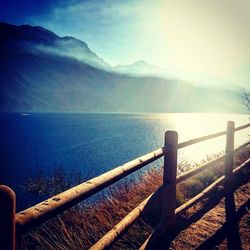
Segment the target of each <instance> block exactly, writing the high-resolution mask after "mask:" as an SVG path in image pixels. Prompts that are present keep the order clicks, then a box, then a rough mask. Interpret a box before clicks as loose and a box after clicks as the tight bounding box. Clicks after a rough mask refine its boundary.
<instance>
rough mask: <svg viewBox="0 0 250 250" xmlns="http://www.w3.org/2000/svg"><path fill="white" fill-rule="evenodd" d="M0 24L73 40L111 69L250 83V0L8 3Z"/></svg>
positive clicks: (3, 3) (1, 10)
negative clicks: (136, 65)
mask: <svg viewBox="0 0 250 250" xmlns="http://www.w3.org/2000/svg"><path fill="white" fill-rule="evenodd" d="M0 19H1V20H3V21H7V22H10V23H14V24H23V23H29V24H32V25H41V26H44V27H46V28H48V29H50V30H52V31H54V32H55V33H57V34H59V35H62V36H63V35H72V36H75V37H77V38H79V39H81V40H84V41H85V42H87V43H88V45H89V47H90V48H91V49H92V50H93V51H94V52H96V53H97V54H98V55H99V56H100V57H102V58H103V59H105V60H106V61H107V62H109V63H110V64H112V65H116V64H129V63H133V62H134V61H136V60H140V59H144V60H146V61H148V62H149V63H151V64H154V65H158V66H161V67H168V68H177V69H182V70H185V71H188V72H199V73H205V74H208V75H211V76H215V77H219V78H224V79H227V80H231V81H235V82H237V81H241V82H242V84H245V86H246V84H248V83H247V81H248V79H249V80H250V73H249V71H250V1H249V0H85V1H78V0H68V1H66V0H63V1H55V0H54V1H52V0H43V1H38V0H37V1H35V0H30V1H27V0H22V1H21V0H20V1H10V0H9V1H7V0H4V1H1V3H0ZM249 85H250V83H249ZM249 85H248V86H249Z"/></svg>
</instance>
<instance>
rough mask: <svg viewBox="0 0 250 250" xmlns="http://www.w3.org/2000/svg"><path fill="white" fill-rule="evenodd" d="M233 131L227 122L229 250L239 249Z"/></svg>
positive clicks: (231, 125)
mask: <svg viewBox="0 0 250 250" xmlns="http://www.w3.org/2000/svg"><path fill="white" fill-rule="evenodd" d="M234 130H235V124H234V122H233V121H229V122H228V123H227V137H226V155H225V182H224V190H225V210H226V225H227V227H226V231H227V245H228V249H229V250H234V249H241V242H240V235H239V228H238V223H237V220H236V207H235V201H234V192H233V166H234Z"/></svg>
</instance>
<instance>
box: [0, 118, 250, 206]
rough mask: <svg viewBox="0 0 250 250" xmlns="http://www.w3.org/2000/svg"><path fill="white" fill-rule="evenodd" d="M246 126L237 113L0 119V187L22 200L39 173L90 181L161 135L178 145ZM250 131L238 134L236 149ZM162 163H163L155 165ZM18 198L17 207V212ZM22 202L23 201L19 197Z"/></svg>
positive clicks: (218, 144) (214, 143)
mask: <svg viewBox="0 0 250 250" xmlns="http://www.w3.org/2000/svg"><path fill="white" fill-rule="evenodd" d="M229 120H233V121H235V123H236V126H240V125H242V124H246V123H248V122H249V116H248V115H236V114H86V113H67V114H61V113H60V114H59V113H56V114H52V113H47V114H45V113H31V114H16V113H11V114H0V124H1V132H0V133H1V134H0V135H1V136H0V138H1V145H0V157H1V174H0V182H1V183H3V184H6V185H9V186H11V187H12V188H13V189H14V190H15V191H16V192H17V196H18V197H20V196H23V193H22V191H21V189H20V185H22V184H23V182H24V181H25V180H26V179H27V178H29V177H32V176H33V175H35V173H36V172H37V171H38V169H43V170H44V172H45V173H48V174H50V173H51V172H52V171H53V169H55V168H58V167H60V168H64V170H65V171H69V170H72V169H74V170H77V171H81V173H82V175H83V176H84V175H85V176H88V177H90V178H91V177H93V176H96V175H99V174H101V173H103V172H105V171H107V170H110V169H112V168H114V167H116V166H118V165H120V164H122V163H125V162H127V161H129V160H132V159H133V158H136V157H139V156H141V155H143V154H145V153H148V152H150V151H152V150H154V149H157V148H159V147H161V146H163V142H164V132H165V131H167V130H176V131H178V133H179V142H182V141H185V140H188V139H191V138H195V137H199V136H203V135H206V134H209V133H214V132H218V131H222V130H225V129H226V122H227V121H229ZM249 134H250V130H249V129H246V130H244V131H243V132H238V133H237V134H236V141H235V144H236V145H240V144H242V143H243V142H245V141H247V140H248V139H249V136H248V135H249ZM224 148H225V137H221V138H219V139H213V140H210V141H208V142H205V143H200V144H197V145H195V146H191V147H189V148H187V149H184V150H180V151H179V156H180V157H179V158H180V159H183V158H185V159H191V160H192V161H195V162H199V161H201V160H202V159H204V158H205V157H206V155H210V154H212V153H216V152H218V151H222V150H224ZM156 164H161V163H156ZM20 200H21V198H18V200H17V202H18V203H19V207H20V208H22V207H23V206H25V205H20V204H21V203H22V202H21V201H20ZM22 200H23V197H22Z"/></svg>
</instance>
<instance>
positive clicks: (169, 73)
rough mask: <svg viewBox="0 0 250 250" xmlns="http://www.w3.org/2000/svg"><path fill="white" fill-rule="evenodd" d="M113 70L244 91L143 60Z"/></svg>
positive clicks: (209, 78)
mask: <svg viewBox="0 0 250 250" xmlns="http://www.w3.org/2000/svg"><path fill="white" fill-rule="evenodd" d="M113 69H114V71H116V72H118V73H121V74H127V75H131V76H154V77H160V78H163V79H176V80H182V81H187V82H189V83H192V84H193V85H197V86H199V87H201V86H203V87H210V88H211V87H212V88H217V89H226V90H229V89H230V90H236V91H237V90H239V89H241V90H242V91H243V89H244V86H239V85H236V84H234V83H232V82H230V81H228V80H225V79H221V78H218V77H213V76H210V75H207V74H204V73H198V72H196V73H194V72H187V71H184V70H178V69H174V68H171V69H170V68H161V67H157V66H154V65H152V64H149V63H148V62H146V61H144V60H139V61H136V62H134V63H132V64H128V65H117V66H115V67H114V68H113ZM236 82H237V81H236Z"/></svg>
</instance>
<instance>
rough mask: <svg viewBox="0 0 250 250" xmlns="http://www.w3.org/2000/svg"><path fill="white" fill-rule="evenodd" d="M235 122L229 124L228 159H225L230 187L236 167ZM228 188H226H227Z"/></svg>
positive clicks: (227, 138) (226, 183)
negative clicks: (234, 167) (234, 166)
mask: <svg viewBox="0 0 250 250" xmlns="http://www.w3.org/2000/svg"><path fill="white" fill-rule="evenodd" d="M234 126H235V125H234V122H233V121H229V122H228V123H227V137H226V157H225V185H226V186H227V185H228V186H229V187H230V179H231V177H232V173H233V165H234ZM225 188H226V187H225Z"/></svg>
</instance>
